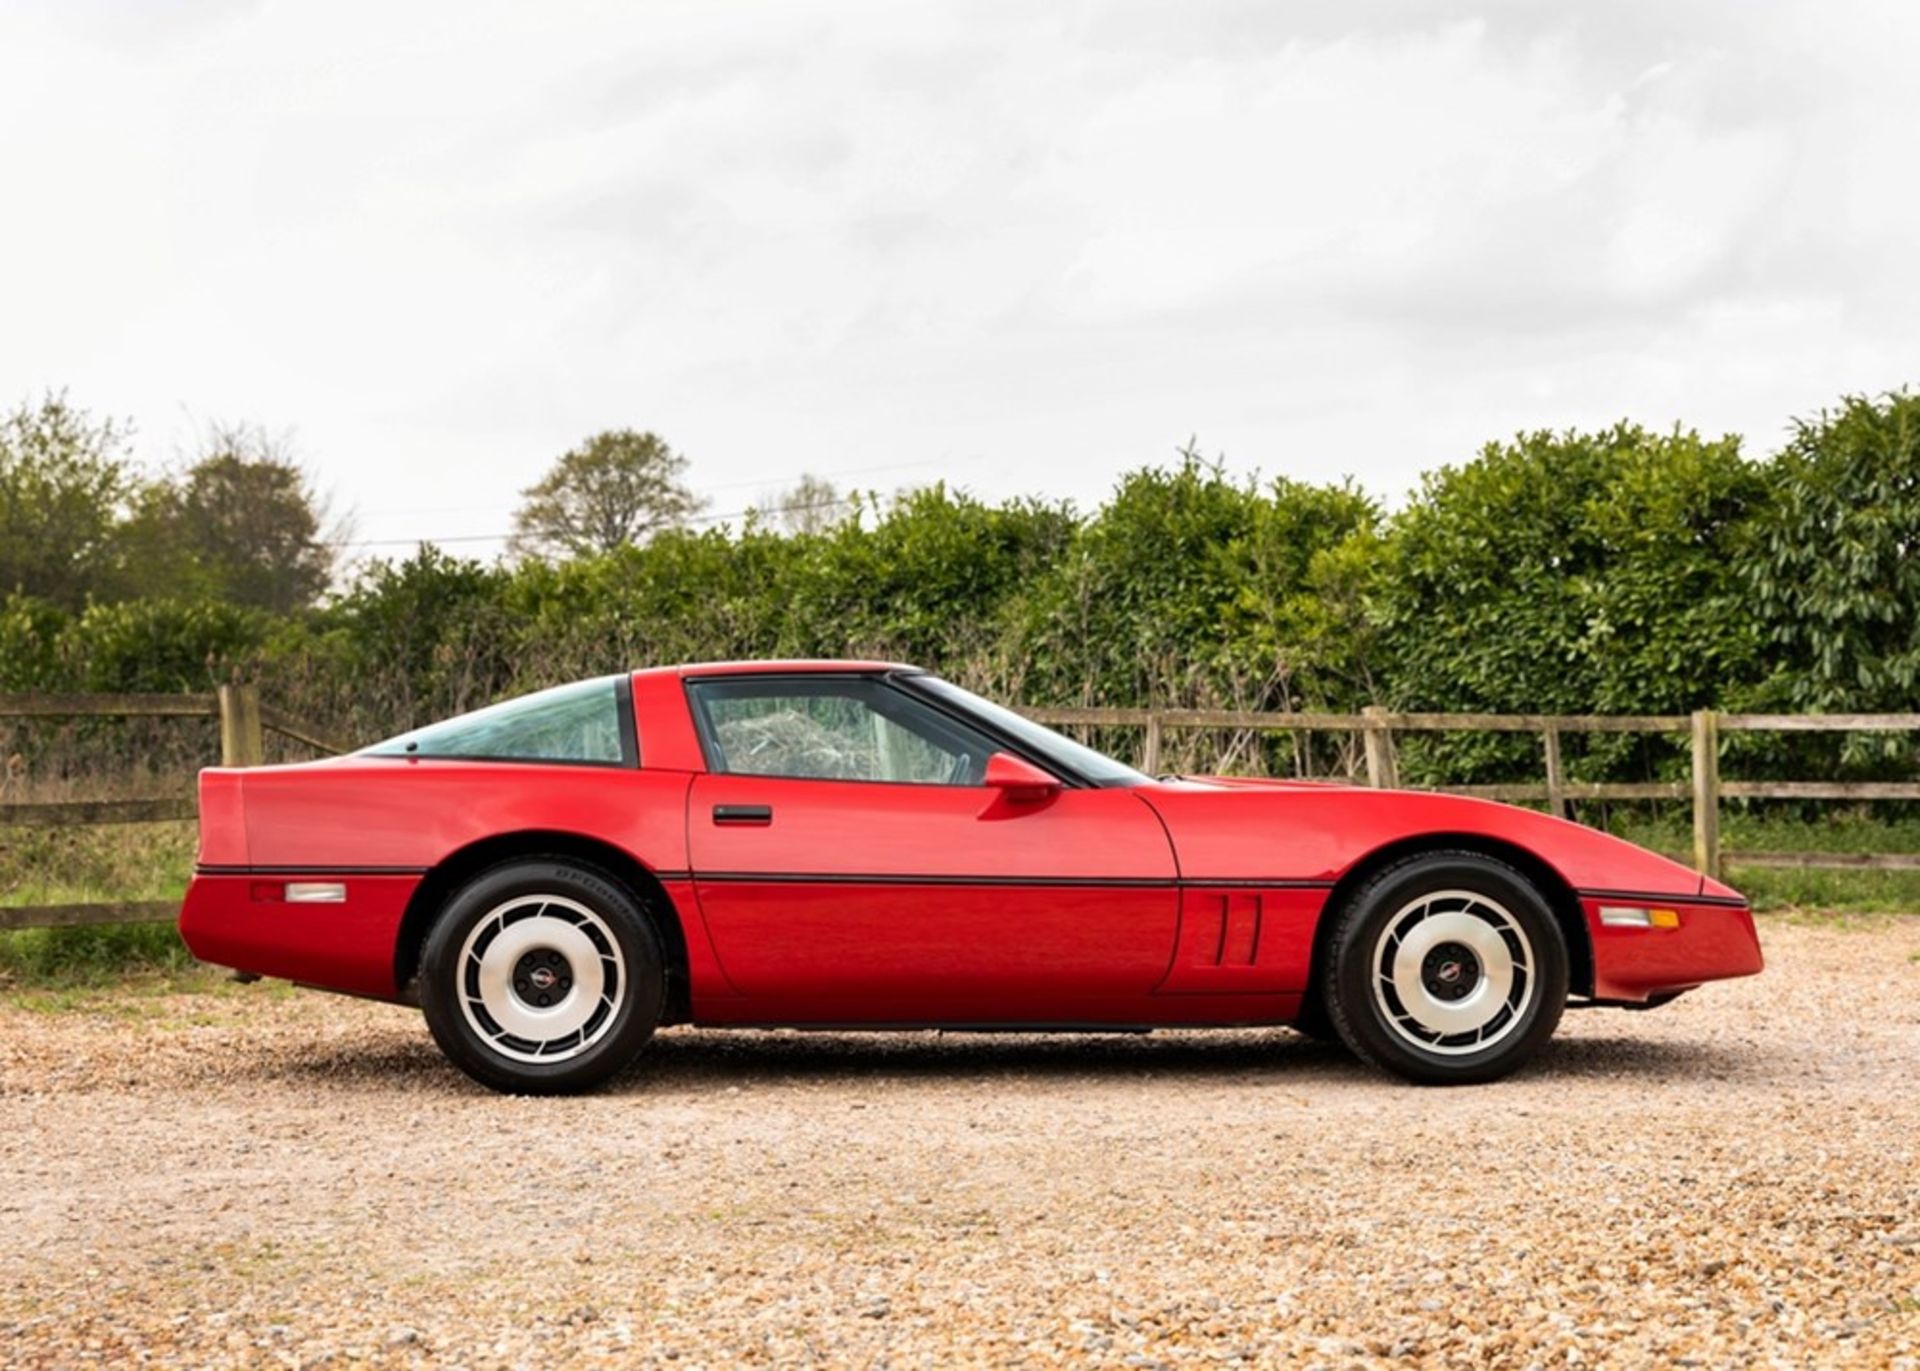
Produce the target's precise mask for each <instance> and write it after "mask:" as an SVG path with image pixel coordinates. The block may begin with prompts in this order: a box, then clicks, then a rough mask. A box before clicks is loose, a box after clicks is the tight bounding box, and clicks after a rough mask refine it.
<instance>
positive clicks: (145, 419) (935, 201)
mask: <svg viewBox="0 0 1920 1371" xmlns="http://www.w3.org/2000/svg"><path fill="white" fill-rule="evenodd" d="M1916 50H1920V5H1914V4H1911V3H1891V2H1890V3H1882V4H1871V3H1819V4H1815V3H1800V4H1763V3H1725V4H1714V3H1705V2H1704V0H1661V2H1660V3H1649V4H1644V5H1634V4H1625V3H1615V2H1609V3H1597V2H1596V3H1590V4H1550V3H1543V2H1542V3H1528V2H1526V0H1520V2H1517V3H1499V2H1497V0H1496V2H1493V3H1480V4H1451V3H1418V2H1417V0H1406V2H1405V3H1397V4H1395V3H1381V4H1371V3H1356V2H1355V0H1328V2H1327V3H1291V4H1290V3H1275V2H1273V0H1246V2H1244V3H1223V4H1203V3H1197V0H1187V2H1185V3H1170V4H1145V3H1131V4H1089V3H1080V4H1052V5H1048V4H1035V3H1031V2H1030V0H1019V2H1018V3H1007V4H984V3H981V4H965V5H958V4H956V5H951V6H934V5H916V4H906V3H884V4H855V3H807V4H802V3H792V2H791V0H782V2H781V3H777V4H776V3H766V4H762V5H756V6H747V5H736V4H725V3H716V0H698V2H697V3H687V4H668V3H657V2H649V3H634V0H623V2H622V3H609V4H558V3H556V4H541V5H532V4H524V3H511V4H506V3H476V2H475V0H447V2H446V3H429V2H427V0H408V3H405V4H393V3H347V2H344V0H326V2H325V3H321V0H310V3H304V4H292V3H256V2H254V0H197V2H195V3H176V4H169V5H162V4H157V3H150V2H149V0H122V2H121V3H104V2H100V0H49V2H48V3H45V4H33V3H26V4H23V3H22V2H21V0H0V169H3V177H4V179H0V402H4V403H8V404H11V403H13V402H16V401H18V400H20V399H23V398H26V397H28V396H30V395H33V394H35V393H37V392H38V391H40V390H42V389H43V388H47V387H54V388H60V387H64V388H67V389H68V390H69V392H70V394H71V397H72V398H73V399H74V400H75V401H77V402H78V403H80V404H82V405H84V406H86V407H88V408H90V409H93V410H95V411H96V412H104V413H110V414H115V415H121V416H125V417H128V418H130V419H132V420H133V421H134V423H135V424H136V426H137V428H138V431H139V439H138V451H139V453H140V454H141V456H142V457H143V458H145V459H147V460H149V461H152V462H155V463H161V462H165V461H166V460H168V459H169V458H170V457H171V456H173V455H174V454H175V453H176V452H177V451H179V450H180V449H181V448H182V446H183V445H185V444H187V443H188V442H189V441H190V439H191V435H192V433H193V432H194V430H195V428H196V426H198V425H200V424H202V423H204V422H205V421H207V420H209V419H221V420H229V421H232V420H257V421H259V422H261V423H263V424H265V425H267V426H269V427H270V428H275V429H288V430H292V432H293V433H294V435H295V440H296V443H297V447H298V450H299V451H300V453H301V454H302V455H303V456H304V457H305V459H306V460H307V462H308V463H309V465H310V466H311V467H312V469H313V470H314V471H315V472H316V473H317V475H318V476H319V478H320V481H321V484H322V485H323V486H324V487H326V488H328V489H329V490H330V491H331V492H332V493H333V495H334V497H335V499H336V501H337V502H338V503H339V504H341V505H344V506H351V507H353V508H354V509H355V510H356V511H357V523H358V532H359V534H360V536H361V537H363V538H366V539H403V538H414V537H422V536H424V537H433V538H456V537H466V536H471V535H481V534H493V533H500V532H504V530H505V529H506V528H507V526H508V520H509V517H510V513H511V510H512V508H513V505H514V503H515V496H516V492H517V491H518V489H519V488H520V487H522V486H525V485H527V484H529V483H530V482H531V481H533V480H534V479H535V478H537V476H538V475H539V474H540V472H541V470H542V469H543V468H544V466H545V465H546V464H547V463H548V462H549V461H551V460H552V459H553V458H554V457H555V456H556V455H558V454H559V453H560V452H561V451H563V450H564V449H565V448H566V447H567V446H569V445H570V444H571V443H573V442H574V441H576V440H577V439H579V438H581V437H583V436H585V435H586V434H588V433H590V432H592V431H594V430H597V429H602V428H610V427H621V426H631V427H636V428H653V429H656V430H657V431H659V432H660V433H661V434H663V435H664V436H665V437H666V438H667V439H668V441H669V442H671V443H672V444H674V445H675V446H676V447H678V448H679V449H681V450H682V451H683V452H685V453H686V454H687V455H688V456H689V457H690V458H691V459H692V464H693V465H692V475H693V478H694V482H695V484H696V486H698V487H699V488H701V489H702V490H704V491H706V492H708V493H709V494H710V496H711V498H712V500H713V508H714V510H715V511H716V512H722V513H724V512H726V511H729V510H733V509H737V508H739V507H741V506H743V505H745V504H748V503H751V502H752V501H753V500H755V499H756V498H758V497H760V496H761V495H763V494H764V493H766V492H768V491H770V490H772V489H776V488H778V487H780V486H782V485H784V484H787V483H789V482H791V480H792V479H793V478H795V477H797V476H798V475H799V474H800V473H801V472H803V471H813V472H819V473H824V474H828V475H830V476H834V477H836V478H837V479H839V480H840V482H841V484H854V485H860V486H873V487H878V488H880V489H883V490H886V489H892V488H894V487H896V486H899V485H903V484H918V483H922V482H927V481H931V480H934V479H937V478H940V477H945V478H947V479H948V480H949V481H952V482H955V483H957V484H961V485H964V486H966V487H968V488H971V489H973V490H975V491H976V492H979V493H981V494H983V495H986V496H990V497H996V496H1002V495H1010V494H1017V493H1027V492H1032V493H1046V494H1053V495H1065V496H1072V497H1074V498H1076V499H1078V500H1080V501H1081V502H1083V503H1094V502H1097V501H1098V499H1099V498H1100V497H1101V495H1102V494H1103V493H1104V492H1105V491H1106V490H1107V489H1109V488H1110V486H1111V485H1112V483H1113V481H1114V479H1115V478H1116V476H1117V475H1118V474H1119V473H1121V472H1122V471H1125V470H1127V469H1129V468H1132V467H1136V466H1140V465H1142V464H1145V463H1149V462H1154V461H1160V460H1164V459H1165V458H1167V457H1168V456H1169V455H1170V454H1171V452H1172V451H1173V449H1174V448H1175V446H1176V445H1177V444H1179V443H1181V442H1182V441H1183V440H1184V439H1186V438H1187V436H1188V435H1189V434H1197V435H1198V436H1199V439H1200V443H1201V445H1202V447H1203V448H1204V449H1205V450H1206V451H1208V452H1209V453H1223V454H1224V455H1225V456H1226V458H1227V460H1228V463H1229V465H1230V466H1232V467H1234V468H1235V469H1239V470H1250V469H1255V468H1257V469H1259V470H1261V471H1263V472H1266V473H1269V474H1275V473H1285V474H1288V475H1292V476H1298V477H1304V478H1312V479H1331V478H1336V477H1339V476H1341V475H1343V474H1351V475H1352V476H1354V477H1356V478H1357V479H1358V480H1359V481H1360V482H1361V483H1362V484H1363V485H1365V486H1366V487H1367V488H1369V489H1371V490H1373V491H1375V492H1377V493H1379V494H1381V495H1384V496H1388V497H1397V496H1398V495H1399V494H1401V493H1402V492H1404V491H1405V490H1406V489H1407V488H1408V487H1409V486H1411V485H1412V484H1413V483H1414V481H1415V480H1416V479H1417V476H1418V474H1419V473H1420V472H1421V471H1423V470H1426V469H1429V468H1431V467H1434V466H1438V465H1440V464H1442V463H1445V462H1449V461H1459V460H1462V459H1464V458H1466V457H1469V456H1470V455H1471V454H1472V453H1473V452H1474V450H1475V449H1476V448H1477V447H1478V446H1479V445H1480V444H1481V443H1482V442H1484V441H1485V440H1487V439H1489V438H1493V437H1498V436H1503V435H1507V434H1510V433H1512V432H1514V431H1515V430H1518V429H1521V428H1531V427H1539V426H1550V427H1565V426H1569V425H1581V426H1589V425H1598V424H1603V423H1606V422H1609V421H1611V420H1613V419H1616V418H1619V417H1623V416H1625V417H1631V418H1634V419H1637V420H1640V421H1642V422H1645V423H1648V424H1652V425H1656V426H1663V427H1664V426H1667V425H1671V424H1672V423H1674V422H1675V421H1676V420H1677V421H1680V422H1683V423H1685V424H1687V425H1690V426H1697V427H1699V428H1702V429H1705V430H1710V431H1713V432H1724V431H1736V432H1741V433H1744V434H1746V435H1747V437H1748V440H1749V444H1750V447H1751V449H1752V450H1755V451H1765V450H1768V449H1770V448H1771V447H1772V446H1774V445H1775V444H1776V443H1777V441H1778V439H1779V437H1780V435H1781V433H1782V432H1783V431H1784V428H1785V425H1786V423H1787V420H1788V419H1789V418H1790V417H1791V416H1793V415H1796V414H1807V413H1810V412H1812V411H1814V410H1816V409H1817V408H1818V407H1819V406H1821V405H1822V404H1825V403H1828V402H1830V401H1831V400H1832V399H1834V398H1835V397H1836V396H1838V395H1839V394H1841V393H1842V392H1847V391H1878V390H1884V389H1888V388H1891V387H1894V386H1897V385H1901V384H1904V383H1908V382H1913V381H1916V380H1920V328H1917V327H1916V317H1917V312H1920V177H1916V175H1915V167H1916V166H1917V165H1920V80H1917V79H1916V78H1915V77H1914V74H1913V53H1914V52H1915V51H1916ZM458 546H459V547H460V548H461V550H463V551H468V552H474V553H478V554H482V555H485V554H487V553H490V552H491V551H492V550H493V545H492V544H488V543H485V542H471V543H461V544H459V545H458ZM380 550H383V551H384V550H387V549H386V548H384V547H382V548H381V549H380Z"/></svg>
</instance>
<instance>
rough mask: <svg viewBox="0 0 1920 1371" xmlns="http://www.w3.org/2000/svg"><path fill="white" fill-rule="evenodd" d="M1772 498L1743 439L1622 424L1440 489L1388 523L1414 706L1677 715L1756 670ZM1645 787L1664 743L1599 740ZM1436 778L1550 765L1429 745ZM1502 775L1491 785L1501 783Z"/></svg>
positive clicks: (1513, 754)
mask: <svg viewBox="0 0 1920 1371" xmlns="http://www.w3.org/2000/svg"><path fill="white" fill-rule="evenodd" d="M1767 499H1768V482H1767V473H1766V469H1765V468H1764V467H1763V466H1761V465H1759V464H1756V463H1754V462H1750V461H1748V460H1747V459H1746V458H1745V457H1743V456H1742V455H1741V454H1740V444H1739V440H1738V439H1737V438H1734V437H1731V436H1729V437H1724V438H1720V439H1717V440H1709V439H1705V438H1702V437H1701V436H1700V435H1699V434H1697V433H1692V432H1686V431H1681V430H1675V431H1673V432H1671V433H1664V434H1662V433H1655V432H1650V431H1648V430H1646V429H1644V428H1641V427H1639V426H1638V425H1635V424H1626V423H1622V424H1617V425H1615V426H1614V427H1612V428H1610V429H1606V430H1604V431H1602V432H1599V433H1575V432H1568V433H1548V432H1537V433H1529V434H1522V435H1520V436H1519V437H1517V438H1515V439H1514V440H1513V441H1512V442H1510V443H1489V444H1488V445H1487V446H1486V448H1484V449H1483V450H1482V451H1481V453H1480V455H1479V457H1478V458H1476V459H1475V460H1474V461H1471V462H1468V463H1466V464H1465V465H1464V466H1458V467H1444V468H1442V469H1441V470H1439V471H1437V472H1434V473H1432V474H1430V475H1429V476H1427V478H1426V479H1425V481H1424V482H1423V484H1422V487H1421V489H1420V491H1419V492H1418V493H1417V494H1416V495H1415V496H1414V498H1413V499H1412V500H1411V501H1410V502H1409V503H1408V505H1407V507H1406V508H1405V509H1404V510H1402V511H1401V513H1400V514H1399V515H1398V517H1397V518H1396V519H1395V520H1394V521H1393V523H1392V525H1391V528H1390V530H1389V537H1388V539H1387V541H1386V544H1385V550H1386V554H1387V556H1386V560H1385V563H1384V564H1383V566H1382V568H1381V572H1382V574H1381V577H1380V581H1379V586H1378V593H1377V596H1376V600H1375V609H1376V616H1377V621H1378V622H1379V624H1380V628H1381V633H1382V647H1383V649H1384V650H1383V652H1382V654H1381V656H1382V661H1383V662H1384V663H1385V669H1386V671H1387V673H1388V675H1389V678H1390V679H1389V690H1388V694H1389V696H1390V697H1391V699H1392V702H1393V703H1394V704H1397V705H1399V706H1401V707H1403V708H1407V709H1415V710H1419V709H1438V710H1489V711H1495V712H1506V713H1545V714H1554V713H1567V714H1584V713H1607V714H1678V713H1683V712H1685V711H1687V710H1690V709H1697V708H1701V707H1703V706H1708V705H1714V704H1719V703H1721V702H1722V701H1723V700H1724V698H1725V694H1726V692H1727V691H1728V689H1729V687H1730V686H1733V685H1734V684H1736V683H1739V682H1743V681H1748V680H1751V679H1752V678H1753V674H1754V673H1755V671H1756V670H1757V663H1758V659H1759V656H1760V649H1761V644H1760V633H1759V629H1758V626H1757V621H1756V618H1755V616H1754V615H1753V613H1752V610H1751V605H1750V604H1749V603H1748V602H1747V599H1746V594H1747V592H1746V589H1745V587H1744V586H1743V584H1742V582H1741V578H1740V566H1741V562H1742V560H1743V559H1744V557H1745V556H1746V555H1747V550H1748V547H1749V545H1750V543H1751V541H1752V536H1753V520H1754V518H1755V516H1756V514H1757V513H1758V512H1759V511H1761V510H1763V509H1764V508H1765V506H1766V503H1767ZM1588 747H1589V749H1590V752H1589V755H1590V756H1591V757H1593V758H1595V759H1597V760H1600V761H1602V762H1603V763H1606V764H1608V765H1617V767H1618V768H1619V769H1621V770H1622V771H1623V772H1625V773H1633V774H1637V773H1638V772H1639V771H1644V770H1645V769H1646V768H1648V767H1652V766H1655V765H1657V764H1660V763H1661V761H1662V759H1663V758H1665V759H1669V760H1670V751H1662V750H1661V745H1660V744H1659V743H1658V741H1657V740H1648V739H1644V738H1643V739H1639V740H1634V739H1633V738H1631V737H1630V736H1628V735H1622V736H1621V737H1619V738H1614V739H1608V738H1595V739H1593V740H1591V741H1590V742H1589V743H1588ZM1419 750H1420V751H1421V752H1422V753H1423V754H1426V755H1428V756H1429V757H1431V758H1432V759H1434V763H1435V765H1436V766H1438V767H1439V768H1440V770H1441V771H1444V772H1448V773H1450V774H1452V775H1454V776H1456V777H1458V776H1463V775H1467V774H1468V772H1469V768H1470V767H1471V766H1472V765H1473V764H1474V759H1479V760H1483V761H1486V762H1488V763H1490V764H1491V763H1493V762H1495V761H1496V760H1499V759H1504V762H1503V763H1502V764H1511V765H1524V766H1525V767H1527V768H1537V767H1538V766H1539V755H1538V752H1537V749H1535V748H1534V747H1533V744H1532V743H1531V742H1512V741H1510V742H1509V743H1501V742H1500V741H1499V740H1497V739H1492V738H1484V737H1483V738H1478V739H1474V738H1466V737H1462V738H1460V739H1458V740H1457V744H1456V742H1455V741H1454V740H1448V739H1427V740H1423V741H1422V742H1421V745H1420V749H1419ZM1489 778H1490V777H1489Z"/></svg>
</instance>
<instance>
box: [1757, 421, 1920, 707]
mask: <svg viewBox="0 0 1920 1371" xmlns="http://www.w3.org/2000/svg"><path fill="white" fill-rule="evenodd" d="M1773 478H1774V486H1775V496H1774V501H1773V504H1772V507H1771V508H1770V509H1769V510H1768V511H1767V513H1766V516H1765V517H1764V518H1763V519H1762V520H1761V521H1760V537H1759V539H1758V547H1757V548H1756V555H1755V556H1754V557H1753V558H1752V559H1751V560H1750V561H1749V562H1748V564H1747V568H1746V571H1747V574H1746V583H1747V585H1748V587H1749V588H1750V589H1751V592H1752V601H1751V604H1752V605H1753V606H1754V607H1756V608H1757V609H1758V610H1759V612H1760V615H1761V616H1762V618H1763V619H1764V622H1765V624H1766V626H1767V637H1768V638H1769V640H1770V642H1771V643H1772V645H1773V646H1774V648H1775V650H1776V651H1775V654H1774V658H1773V663H1772V665H1773V668H1774V670H1773V674H1772V676H1771V678H1770V680H1769V681H1768V682H1767V683H1766V685H1765V686H1764V687H1763V689H1762V691H1761V703H1762V704H1763V707H1765V706H1771V707H1774V708H1781V709H1791V710H1837V711H1843V712H1844V711H1854V710H1859V711H1868V710H1905V709H1912V708H1913V702H1914V696H1915V692H1916V688H1920V556H1917V555H1916V553H1920V396H1914V395H1909V394H1906V393H1904V392H1902V393H1896V394H1892V395H1887V396H1885V397H1883V398H1881V399H1880V400H1877V401H1875V400H1869V399H1867V398H1865V397H1861V396H1850V397H1848V398H1846V399H1844V400H1843V401H1842V402H1841V404H1840V408H1839V409H1838V410H1837V411H1835V412H1826V413H1822V414H1821V415H1820V416H1819V417H1818V418H1817V419H1815V420H1812V421H1810V422H1802V423H1799V424H1797V425H1795V429H1794V434H1793V437H1792V439H1791V440H1790V441H1789V442H1788V444H1787V446H1786V448H1785V450H1783V451H1782V452H1781V453H1780V455H1779V457H1778V458H1777V459H1776V461H1775V463H1774V471H1773Z"/></svg>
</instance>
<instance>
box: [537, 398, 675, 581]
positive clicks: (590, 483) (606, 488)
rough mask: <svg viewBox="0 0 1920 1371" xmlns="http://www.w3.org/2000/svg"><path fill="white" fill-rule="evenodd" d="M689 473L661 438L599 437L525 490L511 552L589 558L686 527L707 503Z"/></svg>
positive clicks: (623, 433)
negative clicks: (690, 486)
mask: <svg viewBox="0 0 1920 1371" xmlns="http://www.w3.org/2000/svg"><path fill="white" fill-rule="evenodd" d="M686 469H687V459H686V458H685V457H682V456H681V455H680V454H679V453H677V452H675V451H674V450H673V449H672V448H670V447H668V446H667V444H666V442H665V440H664V439H662V438H661V437H660V436H659V435H658V434H656V433H635V432H634V431H633V430H632V429H625V428H623V429H614V430H610V431H608V432H606V433H596V434H594V435H593V436H592V437H591V438H589V439H587V440H586V441H585V442H584V443H582V444H580V446H578V447H576V448H574V449H573V450H572V451H570V452H567V453H566V454H564V455H563V456H562V457H561V458H560V460H559V461H557V462H555V463H554V464H553V467H552V469H550V470H549V471H548V472H547V474H546V475H545V476H544V477H542V478H541V479H540V481H539V482H538V483H536V484H534V485H531V486H528V487H527V488H526V489H525V490H523V491H521V492H520V496H521V505H520V509H519V511H518V513H516V514H515V515H514V518H513V539H512V541H511V542H510V543H509V544H508V547H509V549H510V550H511V551H513V552H515V553H518V554H521V555H523V556H539V555H541V554H543V553H555V554H560V555H563V556H572V557H581V556H587V555H590V554H592V553H597V552H611V551H612V550H613V549H614V548H617V547H621V546H624V545H625V544H628V543H639V542H642V541H644V540H645V539H646V538H647V537H648V536H649V535H650V534H653V533H657V532H659V531H660V530H661V529H666V528H675V527H678V526H679V525H681V524H684V523H685V522H686V521H687V518H688V516H690V515H692V514H693V513H695V512H696V511H697V510H699V509H700V507H701V505H702V504H703V503H704V502H703V501H701V500H700V499H698V498H697V497H696V496H695V495H694V494H693V492H692V491H691V490H689V489H688V488H687V486H686V484H685V482H684V480H683V479H682V477H683V475H684V473H685V471H686Z"/></svg>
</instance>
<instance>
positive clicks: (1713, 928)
mask: <svg viewBox="0 0 1920 1371" xmlns="http://www.w3.org/2000/svg"><path fill="white" fill-rule="evenodd" d="M1580 907H1581V909H1582V911H1583V912H1584V913H1585V915H1586V920H1587V932H1588V935H1589V936H1590V938H1591V940H1592V944H1593V979H1594V986H1593V997H1594V999H1596V1000H1606V1001H1613V1002H1615V1003H1622V1002H1624V1003H1628V1004H1637V1003H1641V1002H1644V1001H1646V1000H1650V999H1655V998H1663V997H1671V996H1672V995H1675V994H1677V993H1679V992H1680V991H1682V990H1691V989H1692V988H1693V987H1694V986H1697V985H1701V984H1704V983H1705V982H1707V981H1724V980H1729V979H1731V978H1733V977H1736V976H1752V975H1756V974H1758V972H1759V971H1760V969H1761V968H1762V966H1763V965H1764V964H1765V963H1764V959H1763V958H1762V956H1761V954H1760V936H1759V934H1758V933H1757V932H1756V931H1755V929H1754V926H1753V911H1752V910H1751V909H1750V908H1748V907H1747V905H1746V904H1744V903H1742V902H1737V901H1734V900H1720V901H1711V902H1709V901H1700V900H1693V899H1684V898H1672V897H1668V896H1655V895H1619V894H1612V893H1609V894H1606V895H1592V894H1582V895H1581V897H1580ZM1632 908H1641V909H1650V910H1671V911H1673V913H1674V914H1676V915H1677V916H1678V918H1679V923H1678V926H1677V927H1673V928H1659V927H1623V926H1621V925H1620V924H1618V923H1617V922H1608V921H1607V919H1606V918H1604V917H1603V916H1602V912H1601V911H1602V910H1613V911H1619V910H1622V909H1632ZM1614 918H1615V919H1618V918H1619V914H1617V913H1616V914H1615V915H1614Z"/></svg>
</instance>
